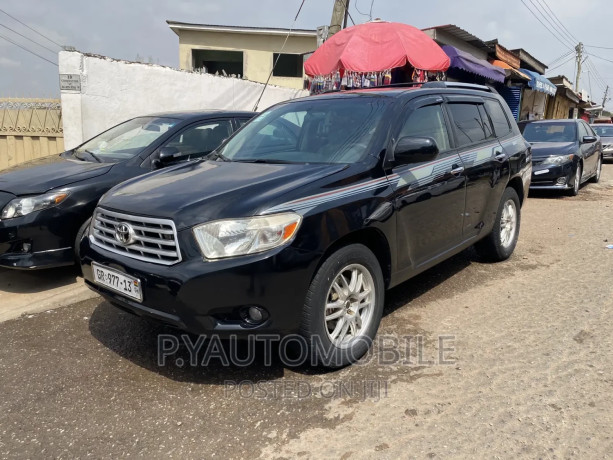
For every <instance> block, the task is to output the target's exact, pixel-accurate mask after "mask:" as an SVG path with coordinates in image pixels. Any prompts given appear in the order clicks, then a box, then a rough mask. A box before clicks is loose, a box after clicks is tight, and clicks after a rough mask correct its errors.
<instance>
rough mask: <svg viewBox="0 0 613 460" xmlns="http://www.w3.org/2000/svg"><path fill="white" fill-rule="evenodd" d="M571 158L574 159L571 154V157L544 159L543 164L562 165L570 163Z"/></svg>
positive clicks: (558, 156) (560, 156)
mask: <svg viewBox="0 0 613 460" xmlns="http://www.w3.org/2000/svg"><path fill="white" fill-rule="evenodd" d="M573 158H575V155H572V154H571V155H556V156H552V157H547V158H545V161H543V164H546V165H554V166H559V165H562V164H564V163H568V162H569V161H572V159H573Z"/></svg>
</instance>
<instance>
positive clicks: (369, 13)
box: [353, 0, 375, 21]
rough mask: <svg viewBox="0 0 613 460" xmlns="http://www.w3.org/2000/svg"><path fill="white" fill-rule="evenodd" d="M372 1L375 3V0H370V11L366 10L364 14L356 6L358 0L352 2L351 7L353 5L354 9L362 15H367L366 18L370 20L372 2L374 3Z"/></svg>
mask: <svg viewBox="0 0 613 460" xmlns="http://www.w3.org/2000/svg"><path fill="white" fill-rule="evenodd" d="M374 3H375V0H371V2H370V11H369V12H368V14H366V13H362V12H361V11H360V9H359V8H358V0H355V2H354V4H353V7H354V8H355V10H356V11H357V12H358V13H360V14H361V15H362V16H368V19H369V20H370V21H372V6H373V4H374Z"/></svg>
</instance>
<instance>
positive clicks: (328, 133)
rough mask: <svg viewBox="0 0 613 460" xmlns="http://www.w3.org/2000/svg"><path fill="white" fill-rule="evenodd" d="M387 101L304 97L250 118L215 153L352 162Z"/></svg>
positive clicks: (232, 157)
mask: <svg viewBox="0 0 613 460" xmlns="http://www.w3.org/2000/svg"><path fill="white" fill-rule="evenodd" d="M387 104H388V102H387V101H386V99H385V98H382V97H373V96H358V97H351V98H346V99H340V98H333V99H320V98H313V99H305V100H301V101H298V102H291V103H288V104H284V105H280V106H277V107H275V108H273V109H271V110H268V111H266V112H264V113H262V115H260V116H259V117H257V118H255V119H254V120H253V121H251V122H250V123H249V124H247V125H246V126H245V127H244V128H243V129H242V130H241V131H239V132H238V133H237V134H236V135H235V136H234V137H233V138H231V139H230V140H229V141H228V143H227V144H226V145H225V146H223V147H222V148H221V149H220V150H219V153H220V154H221V156H223V158H225V159H227V160H231V161H245V162H249V161H251V162H267V163H355V162H359V161H361V160H363V159H364V158H365V157H366V155H367V154H368V153H369V148H371V144H372V142H373V140H374V133H375V132H376V130H377V127H378V125H379V123H380V122H381V119H382V115H383V112H384V110H385V107H387Z"/></svg>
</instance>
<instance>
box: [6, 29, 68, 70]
mask: <svg viewBox="0 0 613 460" xmlns="http://www.w3.org/2000/svg"><path fill="white" fill-rule="evenodd" d="M0 38H3V39H5V40H6V41H7V42H9V43H12V44H13V45H15V46H18V47H19V48H21V49H22V50H24V51H27V52H28V53H30V54H33V55H34V56H38V57H39V58H41V59H43V60H45V61H47V62H48V63H50V64H53V65H54V66H56V67H59V66H58V65H57V64H56V63H55V62H53V61H50V60H49V59H47V58H46V57H43V56H41V55H40V54H36V53H35V52H34V51H31V50H29V49H27V48H25V47H23V46H21V45H20V44H19V43H15V42H14V41H13V40H11V39H10V38H8V37H5V36H4V35H2V34H0Z"/></svg>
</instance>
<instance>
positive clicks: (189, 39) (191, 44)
mask: <svg viewBox="0 0 613 460" xmlns="http://www.w3.org/2000/svg"><path fill="white" fill-rule="evenodd" d="M178 33H179V67H180V68H181V69H184V70H192V68H193V63H192V50H194V49H214V50H226V51H242V52H243V75H244V76H245V78H247V79H248V80H251V81H257V82H262V83H263V82H266V79H267V78H268V76H269V75H270V71H271V70H272V64H273V53H276V52H279V51H280V50H281V48H282V47H283V42H284V41H285V36H281V35H265V34H247V33H232V32H209V31H201V30H180V31H179V32H178ZM316 48H317V37H316V36H313V37H303V36H290V37H289V38H288V40H287V44H286V45H285V48H283V53H285V54H303V53H308V52H311V51H314V50H315V49H316ZM270 83H271V84H273V85H279V86H284V87H288V88H297V89H302V87H303V84H304V83H303V78H291V77H274V76H273V77H272V78H271V79H270Z"/></svg>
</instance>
